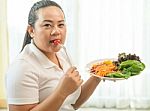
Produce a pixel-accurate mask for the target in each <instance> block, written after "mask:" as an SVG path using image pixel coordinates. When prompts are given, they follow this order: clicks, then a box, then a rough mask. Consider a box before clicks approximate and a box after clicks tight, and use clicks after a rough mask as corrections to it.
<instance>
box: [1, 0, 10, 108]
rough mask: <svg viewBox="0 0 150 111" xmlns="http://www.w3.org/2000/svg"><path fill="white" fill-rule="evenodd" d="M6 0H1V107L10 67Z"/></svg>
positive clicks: (3, 103)
mask: <svg viewBox="0 0 150 111" xmlns="http://www.w3.org/2000/svg"><path fill="white" fill-rule="evenodd" d="M6 9H7V8H6V0H0V88H1V89H0V107H3V106H4V105H5V100H6V93H5V85H4V82H5V81H4V75H5V71H6V68H7V67H8V32H7V16H6Z"/></svg>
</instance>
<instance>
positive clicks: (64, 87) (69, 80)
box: [57, 67, 83, 97]
mask: <svg viewBox="0 0 150 111" xmlns="http://www.w3.org/2000/svg"><path fill="white" fill-rule="evenodd" d="M82 82H83V80H82V79H81V76H80V75H79V72H78V71H77V70H76V68H75V67H71V68H69V70H68V71H67V72H66V74H65V75H64V76H63V77H62V78H61V80H60V83H59V84H58V86H57V90H58V91H59V93H60V94H61V95H62V96H65V97H67V96H68V95H70V94H72V93H73V92H74V91H76V90H77V89H78V88H79V87H80V85H81V84H82Z"/></svg>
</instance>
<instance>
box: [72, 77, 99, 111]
mask: <svg viewBox="0 0 150 111" xmlns="http://www.w3.org/2000/svg"><path fill="white" fill-rule="evenodd" d="M100 81H101V80H100V79H99V78H97V77H94V76H92V77H90V78H89V79H88V80H87V81H86V82H85V83H84V84H83V85H82V86H81V94H80V96H79V98H78V100H77V101H76V103H75V104H72V106H73V107H74V109H78V108H79V107H80V106H81V105H82V104H83V103H84V102H85V101H86V100H87V99H88V98H89V97H90V96H91V95H92V93H93V92H94V90H95V89H96V87H97V85H98V84H99V83H100Z"/></svg>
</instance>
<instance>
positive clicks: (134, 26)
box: [8, 0, 150, 108]
mask: <svg viewBox="0 0 150 111" xmlns="http://www.w3.org/2000/svg"><path fill="white" fill-rule="evenodd" d="M54 1H56V2H58V3H59V4H60V5H61V6H62V7H63V9H64V11H65V14H66V21H67V26H68V32H67V41H66V47H67V49H68V51H69V52H70V54H71V56H72V58H73V61H74V63H75V64H76V66H77V67H78V69H79V70H80V72H81V74H82V77H83V78H84V80H86V79H87V78H88V77H89V74H88V73H87V72H86V71H85V66H86V64H87V63H89V62H90V61H93V60H96V59H103V58H115V57H117V56H118V53H121V52H126V53H135V54H136V55H138V56H140V58H141V59H142V61H143V62H144V63H145V65H146V69H145V70H144V71H143V72H142V73H141V74H140V75H138V76H135V77H132V78H130V79H128V80H123V81H117V82H112V81H105V82H101V83H100V85H99V86H98V88H97V89H96V91H95V92H94V94H93V95H92V97H91V98H90V99H89V100H88V101H87V102H86V103H85V104H84V105H83V106H84V107H88V106H95V107H100V108H105V107H106V108H150V88H149V86H148V85H149V84H150V77H149V74H150V50H149V49H150V44H149V41H150V38H149V36H150V33H149V30H150V2H149V0H92V1H91V0H89V1H88V0H61V1H60V0H54ZM33 2H35V0H33V1H29V0H22V1H19V0H13V2H12V0H8V5H9V7H8V17H9V18H8V21H9V33H10V34H9V35H10V60H11V61H12V60H13V59H14V58H15V56H16V55H17V54H18V53H19V51H20V49H21V45H22V41H23V37H24V33H25V30H26V25H27V15H28V11H29V9H30V7H31V5H32V4H33ZM25 4H26V5H25Z"/></svg>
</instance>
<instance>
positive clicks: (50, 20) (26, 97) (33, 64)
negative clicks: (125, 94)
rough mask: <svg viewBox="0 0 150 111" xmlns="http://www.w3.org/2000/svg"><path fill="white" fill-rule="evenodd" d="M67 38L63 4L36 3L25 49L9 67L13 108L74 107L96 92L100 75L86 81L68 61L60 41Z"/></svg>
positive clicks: (57, 110)
mask: <svg viewBox="0 0 150 111" xmlns="http://www.w3.org/2000/svg"><path fill="white" fill-rule="evenodd" d="M65 38H66V24H65V16H64V12H63V10H62V8H61V7H60V6H59V5H58V4H57V3H55V2H54V1H50V0H42V1H39V2H37V3H35V4H34V5H33V7H32V8H31V10H30V13H29V17H28V27H27V32H26V35H25V38H24V43H23V47H22V51H21V53H20V54H19V56H18V57H17V59H16V60H15V61H14V62H13V63H12V64H11V65H10V67H9V69H8V71H7V76H6V79H7V82H6V86H7V97H8V106H9V110H10V111H74V110H76V109H78V108H79V107H80V106H81V105H82V104H83V103H84V102H85V101H86V100H87V99H88V98H89V97H90V96H91V94H92V93H93V91H94V90H95V88H96V86H97V85H98V84H99V82H100V79H98V78H96V77H90V78H89V79H88V80H87V81H86V82H85V83H84V84H82V83H83V80H82V79H81V76H80V74H79V72H78V71H77V69H76V68H75V67H74V66H73V67H72V66H70V64H69V63H68V62H67V57H66V54H65V53H64V51H63V50H61V47H60V45H59V44H55V43H54V41H56V40H57V41H60V43H61V44H64V42H65Z"/></svg>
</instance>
